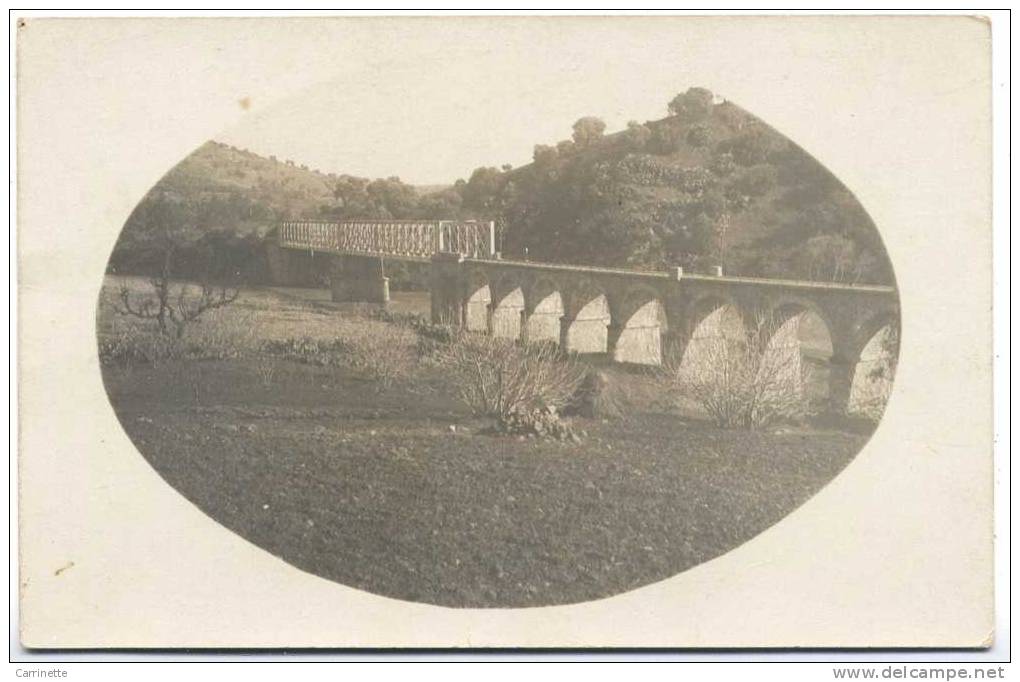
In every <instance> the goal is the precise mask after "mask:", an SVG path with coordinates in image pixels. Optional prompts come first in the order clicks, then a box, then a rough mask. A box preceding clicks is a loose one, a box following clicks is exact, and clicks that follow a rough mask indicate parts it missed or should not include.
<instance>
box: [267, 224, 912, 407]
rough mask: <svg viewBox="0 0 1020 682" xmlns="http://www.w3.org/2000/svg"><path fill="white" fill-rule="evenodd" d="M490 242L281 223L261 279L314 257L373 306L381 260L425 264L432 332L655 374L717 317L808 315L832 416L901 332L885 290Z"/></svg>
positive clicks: (424, 227)
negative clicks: (528, 345)
mask: <svg viewBox="0 0 1020 682" xmlns="http://www.w3.org/2000/svg"><path fill="white" fill-rule="evenodd" d="M493 237H494V235H493V226H492V224H491V223H476V222H452V221H436V222H386V223H382V222H373V223H367V222H365V223H309V222H301V223H284V224H283V225H281V226H280V227H279V228H278V229H277V231H276V234H275V238H274V239H273V240H271V243H270V245H269V263H270V271H271V273H272V276H273V278H274V281H275V282H276V283H278V284H295V283H299V282H298V281H297V280H298V279H299V278H300V276H301V275H304V274H306V273H307V272H308V269H309V268H310V267H311V265H310V264H311V263H312V261H314V259H315V258H316V257H318V259H319V260H318V265H317V267H319V268H324V270H323V272H325V273H326V274H327V275H328V277H329V279H330V286H331V289H332V292H333V298H334V300H344V301H368V302H379V303H383V302H385V301H387V300H388V287H387V282H386V278H385V277H384V276H383V274H382V273H383V270H382V263H381V261H382V260H383V259H390V258H396V259H405V260H417V261H421V262H427V263H429V267H430V278H429V281H430V285H429V289H430V295H431V307H432V310H431V316H432V321H433V322H436V323H442V324H450V325H455V326H461V327H465V328H467V329H469V330H474V331H478V332H483V333H488V334H492V335H494V336H500V337H506V338H512V339H520V340H521V341H523V342H534V341H547V342H553V343H556V344H559V345H560V346H561V347H562V348H564V349H565V350H568V351H572V352H577V353H603V354H607V355H608V356H609V357H611V358H613V359H614V360H616V361H619V362H630V363H640V364H659V363H660V362H661V361H662V358H663V353H664V349H666V348H671V349H676V350H677V351H678V352H680V353H682V352H683V350H684V349H685V348H686V347H687V346H688V344H689V343H690V341H691V339H692V338H693V337H694V336H695V334H696V333H697V330H698V329H699V326H700V325H702V324H703V323H704V321H705V320H706V318H708V317H709V316H710V315H712V314H713V313H715V312H717V311H719V310H721V309H724V308H726V309H728V310H731V311H733V312H734V313H735V314H736V316H737V318H738V319H739V320H740V321H741V322H742V323H743V324H751V321H752V320H754V319H755V318H759V319H760V318H762V317H767V318H768V319H770V320H772V321H773V323H774V325H781V324H783V323H784V322H785V321H787V320H790V319H792V318H794V317H796V316H798V315H802V314H804V313H813V314H814V316H817V319H820V320H821V321H822V322H823V323H824V326H825V328H826V331H827V332H828V336H829V340H830V341H831V351H832V353H831V357H830V358H829V359H828V371H827V382H828V401H829V404H830V406H831V408H832V409H833V410H835V411H843V410H845V409H846V406H847V403H848V401H849V397H850V390H851V384H852V381H853V377H854V371H855V369H856V367H857V365H858V362H859V361H860V358H861V352H862V351H863V349H864V348H865V346H866V345H867V344H868V343H869V341H870V340H871V339H872V338H874V337H875V335H876V334H877V333H878V332H879V331H880V330H881V329H883V328H885V327H886V326H889V325H894V326H895V325H898V324H899V298H898V295H897V292H896V290H895V288H894V287H889V286H874V285H846V284H834V283H824V282H812V281H798V280H779V279H761V278H751V277H732V276H724V275H722V273H721V272H717V273H716V274H712V275H706V274H690V273H685V272H683V271H682V270H681V269H680V268H674V269H673V270H672V271H670V272H649V271H638V270H625V269H615V268H601V267H593V266H578V265H561V264H551V263H538V262H531V261H514V260H504V259H501V258H499V255H498V254H497V253H495V244H494V238H493ZM314 254H318V255H317V256H316V255H314ZM324 264H325V265H324Z"/></svg>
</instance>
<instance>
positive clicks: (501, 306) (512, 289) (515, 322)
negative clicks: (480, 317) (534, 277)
mask: <svg viewBox="0 0 1020 682" xmlns="http://www.w3.org/2000/svg"><path fill="white" fill-rule="evenodd" d="M491 310H492V335H493V336H496V337H500V338H505V339H519V338H521V318H522V317H523V313H524V286H523V285H522V284H521V278H520V277H519V276H518V275H517V274H516V273H506V274H504V275H503V276H502V277H500V278H499V280H497V282H496V285H495V287H493V291H492V305H491Z"/></svg>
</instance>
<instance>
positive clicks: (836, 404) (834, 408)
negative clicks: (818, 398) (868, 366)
mask: <svg viewBox="0 0 1020 682" xmlns="http://www.w3.org/2000/svg"><path fill="white" fill-rule="evenodd" d="M828 369H829V376H828V383H829V404H828V410H829V412H830V413H831V414H835V415H844V414H846V413H847V408H848V407H849V405H850V392H851V389H852V388H853V381H854V372H855V371H856V369H857V361H856V360H853V359H850V358H837V357H833V358H832V359H831V360H830V361H829V368H828Z"/></svg>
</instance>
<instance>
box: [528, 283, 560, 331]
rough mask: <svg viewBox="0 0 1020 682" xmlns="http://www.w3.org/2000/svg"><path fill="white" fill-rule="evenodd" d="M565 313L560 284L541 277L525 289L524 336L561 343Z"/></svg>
mask: <svg viewBox="0 0 1020 682" xmlns="http://www.w3.org/2000/svg"><path fill="white" fill-rule="evenodd" d="M563 313H564V305H563V295H562V294H561V293H560V286H559V284H558V283H557V282H556V281H555V280H553V279H551V278H549V277H546V276H542V277H539V278H538V279H536V280H535V281H534V282H533V283H532V284H531V285H530V286H529V287H527V289H526V290H525V322H524V338H525V339H526V340H527V341H529V342H537V341H551V342H552V343H555V344H559V343H560V325H561V319H562V318H563Z"/></svg>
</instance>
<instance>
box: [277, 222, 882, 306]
mask: <svg viewBox="0 0 1020 682" xmlns="http://www.w3.org/2000/svg"><path fill="white" fill-rule="evenodd" d="M277 240H278V243H279V246H280V247H281V248H286V249H300V250H312V251H318V252H323V253H334V254H338V255H352V256H366V257H382V258H389V259H396V260H405V261H416V262H423V263H424V262H429V261H431V260H432V258H433V257H435V256H437V255H441V254H443V255H449V256H452V257H459V258H462V259H464V260H465V262H474V263H477V264H480V265H483V264H484V265H485V266H489V267H491V266H500V267H516V268H529V269H535V270H546V271H561V272H583V273H589V274H593V275H594V274H597V275H609V276H619V277H630V278H648V279H653V280H659V281H662V280H676V281H689V282H704V283H717V284H728V285H737V286H755V287H778V288H788V289H790V288H792V289H810V290H829V291H846V292H854V293H867V294H886V295H888V294H895V293H896V289H895V287H891V286H883V285H876V284H843V283H838V282H818V281H811V280H792V279H770V278H763V277H734V276H729V275H701V274H693V273H692V274H688V273H677V272H661V271H658V272H657V271H649V270H630V269H626V268H607V267H599V266H594V265H571V264H563V263H542V262H535V261H520V260H504V259H499V258H498V257H497V255H496V252H495V228H494V224H493V223H492V222H477V221H471V220H468V221H448V220H433V221H428V220H389V221H355V222H328V221H297V222H286V223H282V224H281V225H280V227H279V229H278V231H277Z"/></svg>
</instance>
